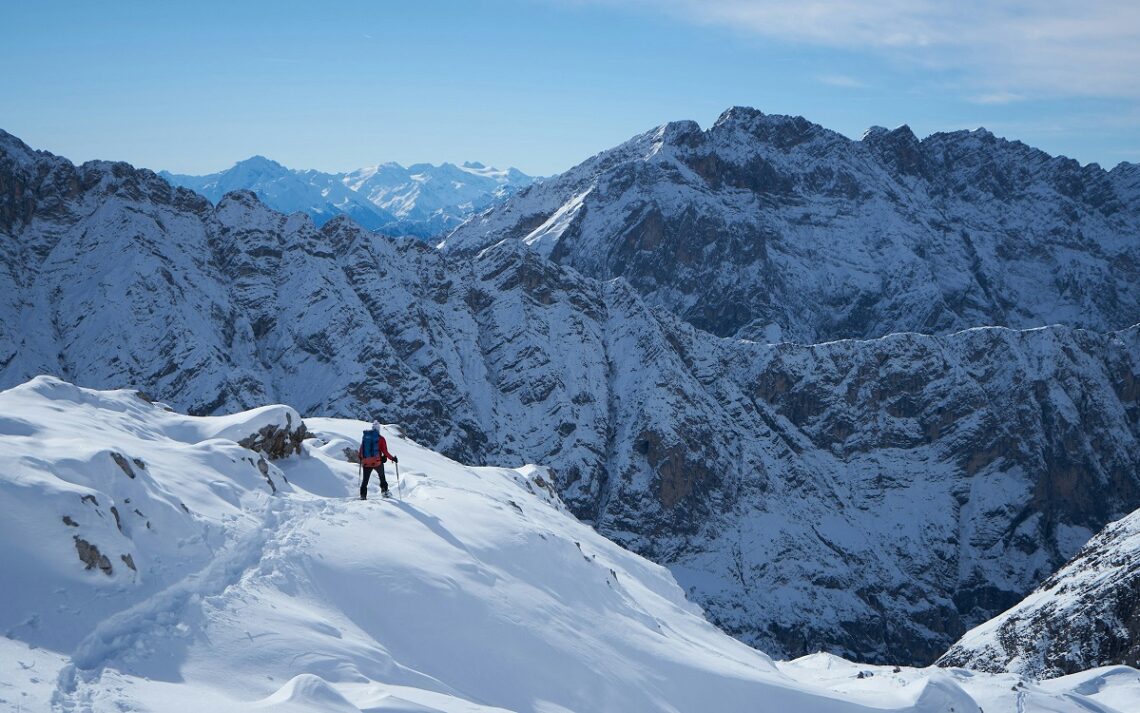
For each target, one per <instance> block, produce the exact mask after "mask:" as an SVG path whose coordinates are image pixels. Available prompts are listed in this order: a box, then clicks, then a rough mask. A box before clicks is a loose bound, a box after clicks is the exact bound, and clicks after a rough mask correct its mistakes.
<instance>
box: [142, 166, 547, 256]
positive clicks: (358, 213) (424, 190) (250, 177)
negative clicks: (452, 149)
mask: <svg viewBox="0 0 1140 713" xmlns="http://www.w3.org/2000/svg"><path fill="white" fill-rule="evenodd" d="M159 175H160V176H162V177H163V178H165V179H166V180H168V181H170V182H171V183H173V184H174V185H176V186H182V187H184V188H189V189H191V190H193V191H195V192H197V193H200V194H202V195H204V196H205V197H206V198H208V199H209V200H210V202H211V203H215V204H216V203H217V202H218V201H220V200H221V199H222V197H223V196H224V195H226V194H227V193H230V192H232V191H238V190H250V191H253V192H254V193H255V194H257V197H258V198H260V199H261V200H262V202H264V203H265V204H266V205H268V206H269V207H271V208H273V209H274V210H278V211H281V212H283V213H296V212H300V213H306V214H307V215H308V216H309V217H310V218H312V219H313V222H314V223H316V224H317V225H323V224H324V223H326V222H328V221H329V220H330V219H332V218H333V217H335V216H338V215H347V216H348V217H350V218H352V219H353V220H354V221H356V222H357V223H359V224H360V225H363V226H364V227H366V228H368V229H369V230H376V231H380V232H384V233H387V234H390V235H415V236H417V237H421V238H427V237H431V236H435V235H439V234H441V233H444V232H446V231H449V230H451V229H452V228H454V227H456V226H457V225H459V224H460V223H462V222H463V221H464V220H465V219H466V218H467V217H468V216H469V215H471V214H472V213H474V212H476V211H479V210H482V209H484V208H486V207H487V206H489V205H491V204H493V203H495V202H498V201H501V200H502V199H503V198H505V197H506V196H508V195H510V194H512V193H513V192H515V191H516V190H518V189H519V188H521V187H523V186H527V185H530V184H531V183H532V182H533V180H534V179H533V178H531V177H530V176H527V175H526V174H524V173H522V172H521V171H519V170H517V169H514V168H511V169H507V170H499V169H495V168H490V167H487V166H484V165H483V164H481V163H472V162H468V163H465V164H463V165H462V166H456V165H454V164H450V163H444V164H441V165H439V166H433V165H431V164H428V163H421V164H415V165H413V166H409V167H407V168H404V167H403V166H401V165H400V164H398V163H384V164H380V165H378V166H372V167H370V168H362V169H359V170H356V171H352V172H349V173H322V172H320V171H314V170H297V169H289V168H286V167H285V166H282V165H281V164H279V163H277V162H276V161H271V160H269V159H267V158H265V157H263V156H254V157H253V158H249V159H246V160H245V161H239V162H238V163H236V164H234V166H233V167H232V168H229V169H227V170H225V171H221V172H218V173H212V174H209V175H206V176H187V175H176V174H172V173H169V172H167V171H162V172H160V173H159Z"/></svg>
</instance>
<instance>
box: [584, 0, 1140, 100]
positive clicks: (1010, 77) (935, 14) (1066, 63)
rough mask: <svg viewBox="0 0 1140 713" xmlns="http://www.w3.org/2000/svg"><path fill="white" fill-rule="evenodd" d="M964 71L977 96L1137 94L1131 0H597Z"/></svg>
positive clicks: (1136, 16) (1139, 50) (1138, 20)
mask: <svg viewBox="0 0 1140 713" xmlns="http://www.w3.org/2000/svg"><path fill="white" fill-rule="evenodd" d="M594 2H596V3H599V4H610V5H625V6H629V5H636V6H644V7H646V8H657V9H658V11H659V10H660V9H664V10H665V11H667V12H670V13H672V14H673V15H674V16H677V17H680V18H682V19H683V20H685V21H688V22H693V23H697V24H704V25H715V26H723V27H729V28H733V29H736V30H738V31H743V32H746V33H749V34H753V35H758V36H761V37H767V38H772V39H778V40H784V41H793V42H803V43H808V44H813V45H818V46H825V47H835V48H843V49H855V50H870V51H874V52H876V53H879V54H883V55H886V56H889V57H892V58H894V59H896V60H898V61H900V62H905V63H912V64H918V65H920V66H923V67H926V68H929V69H937V70H942V71H953V72H957V73H959V74H961V75H962V76H963V78H964V80H965V82H966V83H967V84H969V85H972V86H973V87H974V90H973V91H974V93H975V94H976V95H977V96H979V97H986V96H990V97H996V96H1003V95H1013V94H1017V95H1019V96H1025V97H1034V98H1035V97H1043V96H1088V97H1115V98H1131V99H1138V98H1140V71H1137V69H1136V68H1137V67H1140V2H1136V0H1085V1H1083V2H1079V3H1075V2H1071V0H993V1H992V2H986V1H985V0H962V1H961V2H954V3H948V2H945V1H944V0H937V1H936V0H879V1H878V2H874V3H866V2H850V1H848V0H804V1H802V2H797V3H787V2H784V1H783V0H655V1H653V2H650V0H594Z"/></svg>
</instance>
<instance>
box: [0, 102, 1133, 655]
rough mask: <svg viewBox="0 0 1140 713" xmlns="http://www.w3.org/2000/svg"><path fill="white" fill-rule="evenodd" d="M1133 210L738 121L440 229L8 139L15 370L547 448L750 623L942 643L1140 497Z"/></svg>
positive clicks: (581, 484) (651, 143)
mask: <svg viewBox="0 0 1140 713" xmlns="http://www.w3.org/2000/svg"><path fill="white" fill-rule="evenodd" d="M1138 214H1140V172H1138V171H1137V167H1136V166H1133V165H1129V164H1122V165H1121V166H1119V167H1117V168H1115V169H1113V170H1112V171H1104V170H1102V169H1100V168H1099V167H1096V166H1086V167H1081V166H1079V165H1078V164H1076V163H1075V162H1072V161H1068V160H1067V159H1060V158H1053V157H1049V156H1047V155H1045V154H1042V153H1041V152H1038V151H1035V150H1033V149H1030V148H1028V147H1025V146H1024V145H1021V144H1018V143H1016V142H1007V141H1004V140H1001V139H997V138H995V137H993V136H992V135H990V134H988V133H986V132H961V133H958V134H944V135H935V136H934V137H930V138H928V139H925V140H923V141H918V140H917V139H916V138H914V137H913V135H912V134H910V132H909V130H902V129H900V130H897V131H894V132H885V131H878V130H874V131H871V132H869V133H868V135H867V136H866V137H865V138H864V139H863V140H862V141H850V140H848V139H845V138H843V137H840V136H838V135H836V134H832V133H831V132H827V131H826V130H823V129H821V128H820V127H816V126H814V125H812V124H810V123H808V122H806V121H804V120H802V119H793V118H789V117H770V116H766V115H762V114H760V113H759V112H755V111H754V110H742V109H733V110H731V111H730V112H727V113H726V114H725V116H724V117H722V119H721V120H720V121H719V122H718V123H717V125H716V126H714V127H713V128H712V129H710V130H708V131H706V132H702V131H700V130H699V129H698V128H697V127H696V126H695V125H692V124H689V123H682V124H670V125H666V126H664V127H662V128H660V129H658V130H656V131H652V132H649V133H647V134H645V135H643V136H640V137H636V138H635V139H633V140H631V141H630V142H629V143H627V144H625V145H623V146H621V147H618V148H616V149H613V150H611V151H608V152H604V153H602V154H599V155H598V156H596V157H594V158H592V159H590V160H588V161H587V162H585V163H584V164H582V165H581V166H579V167H576V168H574V169H571V170H570V171H568V172H566V173H565V174H563V175H562V176H560V177H557V178H556V179H552V180H548V181H546V182H544V183H542V184H538V185H535V186H532V187H531V188H529V189H525V190H523V191H522V192H521V193H520V194H519V195H517V196H515V197H514V198H511V199H509V200H507V201H506V202H505V203H504V204H503V205H502V206H501V207H498V208H493V209H491V210H490V211H489V212H487V213H485V214H483V215H481V216H479V217H477V218H475V219H472V220H471V221H469V222H468V223H467V224H465V225H464V226H462V227H461V228H459V229H458V230H457V231H456V232H455V233H453V234H452V235H451V236H449V237H448V238H447V239H446V240H445V241H444V243H443V247H442V249H435V248H433V247H431V246H428V245H425V244H423V243H422V242H420V241H418V240H413V239H392V238H386V237H383V236H379V235H377V234H375V233H372V232H370V231H368V230H365V229H363V228H361V227H360V226H358V225H356V224H354V223H353V222H352V221H350V220H348V219H346V218H343V217H342V218H334V219H332V220H330V221H329V222H327V223H325V224H324V225H322V226H321V227H319V228H318V227H317V226H315V225H314V224H313V222H312V221H311V220H310V219H309V218H308V217H307V216H304V215H297V214H294V215H290V216H285V215H282V214H279V213H276V212H274V211H272V210H270V209H268V208H267V207H265V206H264V205H263V204H261V203H260V201H258V199H257V198H256V197H255V196H254V195H253V194H252V193H249V192H241V191H239V192H236V193H231V194H228V195H227V196H225V197H224V198H222V199H221V200H219V201H218V203H217V205H211V203H209V202H208V201H206V200H205V199H203V198H201V197H200V196H197V195H196V194H193V193H191V192H190V191H187V190H184V189H176V188H173V187H172V186H170V185H169V184H168V183H166V182H165V181H163V180H162V179H161V178H159V177H158V176H156V175H155V174H153V173H151V172H149V171H146V170H140V169H135V168H133V167H130V166H128V165H126V164H121V163H106V162H91V163H87V164H84V165H82V166H74V165H72V164H71V163H69V162H67V161H66V160H64V159H61V158H59V157H55V156H52V155H50V154H46V153H44V152H35V151H32V150H31V149H29V148H28V147H26V146H25V145H23V144H22V143H21V142H19V141H18V140H17V139H15V138H14V137H11V136H9V135H6V134H5V135H2V136H0V254H2V255H3V262H2V271H0V385H3V386H14V385H16V384H20V383H23V382H24V381H26V380H27V379H29V378H31V377H33V376H35V375H37V374H41V373H49V374H56V375H59V376H61V377H63V378H65V379H67V380H70V381H74V382H77V383H79V384H82V385H85V386H91V387H96V388H117V387H122V386H133V387H135V388H141V389H143V390H144V391H146V392H147V393H148V394H151V395H152V396H154V397H156V398H159V399H161V400H162V401H165V402H168V403H170V404H172V405H173V406H174V407H176V408H178V409H182V410H185V411H188V412H190V413H194V414H219V413H229V412H234V411H239V410H243V409H247V408H252V407H255V406H259V405H263V404H266V403H286V404H289V405H290V406H292V407H293V408H295V409H297V410H298V411H299V412H301V413H305V414H321V415H326V416H333V417H354V418H360V417H365V416H368V417H371V416H373V415H377V416H380V417H382V419H383V420H384V421H387V422H392V423H399V424H401V426H402V427H403V428H404V429H405V430H406V433H407V434H408V436H409V437H411V438H412V439H414V440H415V441H417V442H420V443H423V444H425V446H427V447H430V448H431V449H433V450H435V451H439V452H441V453H443V454H445V455H447V456H449V457H452V458H455V459H458V460H460V461H463V462H468V463H474V464H494V465H498V466H518V465H521V464H522V463H539V464H542V465H543V466H546V467H549V468H550V469H551V470H550V472H551V475H550V481H551V482H552V484H553V485H554V487H555V488H556V489H557V492H558V493H559V495H560V498H561V500H562V501H563V502H564V503H565V505H566V506H567V507H568V508H569V510H570V511H571V512H572V513H573V514H574V515H576V516H577V517H579V518H581V519H583V520H585V521H586V522H587V523H589V524H590V525H592V526H593V527H595V528H596V529H597V531H598V532H600V533H602V534H603V535H605V536H606V537H609V538H610V539H612V540H614V541H615V542H617V543H619V544H621V545H623V546H626V547H628V548H630V549H632V550H634V551H636V552H638V553H640V554H642V555H645V556H647V557H649V558H650V559H652V560H654V561H656V562H658V563H660V564H663V565H666V566H667V567H668V568H669V569H670V570H671V571H672V574H673V576H674V577H676V579H677V581H678V583H679V584H680V585H681V587H682V588H683V589H684V591H685V592H686V593H687V595H688V596H689V597H690V598H691V599H692V600H693V601H694V602H696V603H697V604H699V605H700V606H701V607H702V608H703V609H704V612H705V614H706V615H707V617H708V618H709V619H710V620H711V621H713V622H714V623H716V624H717V625H718V626H720V627H722V628H723V629H724V630H726V631H728V632H729V633H731V634H732V635H734V636H736V637H737V638H739V639H741V640H742V641H744V642H746V643H748V644H751V645H755V646H756V647H758V648H760V649H761V650H763V651H765V652H767V653H769V654H771V655H773V656H776V657H778V658H783V657H794V656H798V655H801V654H807V653H813V652H816V651H821V650H823V651H829V652H832V653H836V654H840V655H843V656H846V657H849V658H853V659H856V660H860V661H868V662H882V663H887V662H890V663H907V664H916V665H924V664H928V663H930V662H932V661H934V660H935V659H936V658H937V657H938V656H940V655H941V654H943V653H944V652H945V651H946V650H947V649H948V648H949V647H950V646H951V645H952V644H953V643H954V642H955V641H956V640H957V639H958V638H959V637H960V636H961V635H962V634H963V633H965V632H966V631H967V630H968V629H971V628H973V627H974V626H977V625H979V624H982V623H983V622H985V621H987V620H988V619H990V618H991V617H993V616H995V615H997V614H999V613H1001V612H1002V611H1004V610H1006V609H1007V608H1009V607H1011V606H1013V605H1014V604H1016V603H1017V602H1019V601H1020V600H1021V599H1022V598H1023V597H1025V596H1026V595H1027V594H1029V593H1030V592H1031V591H1033V590H1034V588H1035V587H1037V586H1038V584H1040V583H1041V582H1042V580H1044V579H1045V578H1046V577H1048V576H1049V575H1051V574H1052V573H1054V572H1055V571H1057V570H1058V569H1059V568H1060V567H1061V566H1062V565H1063V564H1064V563H1065V562H1066V561H1067V560H1069V558H1071V557H1072V556H1073V555H1075V554H1076V553H1077V552H1078V551H1079V550H1080V549H1081V548H1082V546H1084V544H1085V543H1086V542H1087V541H1088V540H1089V539H1090V538H1091V537H1092V536H1093V535H1094V534H1095V533H1096V532H1098V531H1099V530H1101V528H1103V527H1104V526H1105V525H1106V524H1107V523H1109V522H1112V521H1114V520H1118V519H1119V518H1121V517H1124V516H1125V515H1127V514H1128V513H1130V512H1132V511H1133V510H1135V509H1137V508H1138V507H1140V447H1138V446H1140V444H1138V443H1137V440H1138V438H1140V403H1138V399H1140V387H1138V386H1137V384H1138V375H1140V328H1138V327H1136V326H1134V325H1135V323H1136V322H1137V321H1138V318H1137V315H1138V314H1140V308H1138V307H1137V305H1138V304H1140V287H1138V285H1140V279H1138V276H1137V265H1140V239H1138V238H1137V236H1138V233H1140V229H1138V227H1137V226H1138V225H1140V218H1138ZM661 255H670V256H675V257H676V260H662V259H661V258H660V256H661ZM887 256H893V257H891V259H887ZM787 340H798V341H787ZM1100 663H1104V662H1100Z"/></svg>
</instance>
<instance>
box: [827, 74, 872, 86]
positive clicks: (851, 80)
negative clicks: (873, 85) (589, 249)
mask: <svg viewBox="0 0 1140 713" xmlns="http://www.w3.org/2000/svg"><path fill="white" fill-rule="evenodd" d="M816 81H818V82H819V83H820V84H826V85H828V86H829V87H841V88H843V89H866V88H867V87H868V86H869V85H868V84H867V83H866V82H864V81H863V80H861V79H856V78H855V77H849V76H847V75H846V74H821V75H819V76H818V77H816Z"/></svg>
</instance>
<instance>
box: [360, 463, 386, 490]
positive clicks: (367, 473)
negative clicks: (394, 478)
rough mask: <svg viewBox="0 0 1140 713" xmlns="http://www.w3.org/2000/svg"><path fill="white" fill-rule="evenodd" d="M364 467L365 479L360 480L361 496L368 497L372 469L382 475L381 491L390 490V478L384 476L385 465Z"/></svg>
mask: <svg viewBox="0 0 1140 713" xmlns="http://www.w3.org/2000/svg"><path fill="white" fill-rule="evenodd" d="M363 469H364V470H363V472H364V479H363V480H361V481H360V497H362V498H366V497H368V479H369V478H370V477H371V476H372V471H376V474H377V475H379V476H380V492H381V493H386V492H388V479H387V478H385V477H384V466H380V467H379V468H376V467H374V466H370V465H366V466H363Z"/></svg>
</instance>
